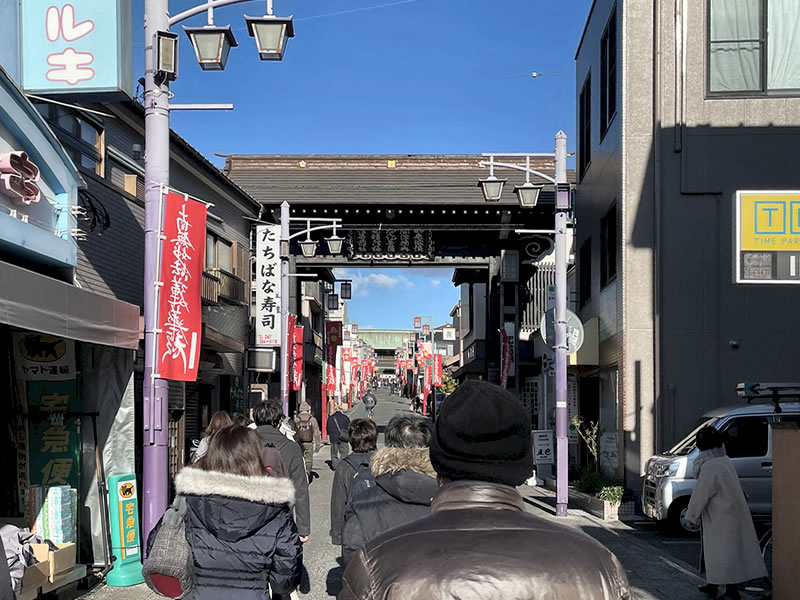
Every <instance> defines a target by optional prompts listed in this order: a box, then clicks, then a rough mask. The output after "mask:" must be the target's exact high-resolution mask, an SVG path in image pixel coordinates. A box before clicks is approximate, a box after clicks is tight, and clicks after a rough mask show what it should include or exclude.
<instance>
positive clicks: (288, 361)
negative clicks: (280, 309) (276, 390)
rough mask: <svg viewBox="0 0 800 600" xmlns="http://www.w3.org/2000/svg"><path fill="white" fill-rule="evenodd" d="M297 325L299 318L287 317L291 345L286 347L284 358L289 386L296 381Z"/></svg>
mask: <svg viewBox="0 0 800 600" xmlns="http://www.w3.org/2000/svg"><path fill="white" fill-rule="evenodd" d="M296 323H297V317H295V316H294V315H293V314H291V313H290V314H289V315H287V316H286V339H287V340H288V341H289V343H288V344H287V345H286V356H284V357H283V358H284V363H283V364H284V365H286V367H285V368H286V373H287V375H286V377H287V379H286V381H288V382H289V383H288V385H289V386H291V385H292V381H294V375H293V372H294V326H295V324H296Z"/></svg>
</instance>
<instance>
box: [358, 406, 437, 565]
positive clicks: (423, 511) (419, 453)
mask: <svg viewBox="0 0 800 600" xmlns="http://www.w3.org/2000/svg"><path fill="white" fill-rule="evenodd" d="M385 437H386V448H381V449H380V450H378V451H377V452H376V453H375V454H374V455H373V457H372V459H371V460H370V471H371V473H370V474H371V476H372V477H374V479H373V481H374V484H373V485H372V486H369V488H368V489H366V490H364V491H363V493H361V494H359V495H353V497H352V498H351V500H350V501H349V502H348V504H347V508H346V509H345V517H344V529H343V530H342V558H343V559H344V561H345V564H347V563H349V562H350V559H351V558H352V556H353V555H354V554H355V553H356V552H357V551H358V550H359V549H360V548H361V547H362V546H363V545H364V544H366V543H367V542H369V541H370V540H372V539H373V538H375V537H377V536H378V535H380V534H381V533H383V532H384V531H387V530H389V529H391V528H393V527H398V526H399V525H404V524H405V523H409V522H411V521H415V520H417V519H420V518H422V517H425V516H427V515H428V514H430V512H431V502H432V501H433V497H434V496H435V495H436V492H437V491H438V489H439V484H438V482H437V480H436V471H434V470H433V466H432V465H431V461H430V456H429V447H430V444H431V430H430V428H429V426H428V423H427V421H425V420H424V419H422V418H420V417H417V416H410V415H409V416H405V415H403V416H397V417H394V418H392V420H391V421H389V424H388V425H387V426H386V433H385ZM351 489H352V488H351Z"/></svg>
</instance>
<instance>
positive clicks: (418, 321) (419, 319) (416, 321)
mask: <svg viewBox="0 0 800 600" xmlns="http://www.w3.org/2000/svg"><path fill="white" fill-rule="evenodd" d="M420 327H422V317H414V329H419V328H420Z"/></svg>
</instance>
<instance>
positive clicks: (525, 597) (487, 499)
mask: <svg viewBox="0 0 800 600" xmlns="http://www.w3.org/2000/svg"><path fill="white" fill-rule="evenodd" d="M452 398H453V399H452V400H448V401H447V402H445V403H444V404H443V405H442V410H441V414H440V415H439V419H438V420H437V421H436V422H435V423H434V425H433V439H432V441H431V448H430V459H431V464H432V465H433V468H434V469H435V470H436V473H437V474H438V479H439V484H440V488H439V491H438V492H437V494H436V497H435V498H434V500H433V504H432V506H431V510H432V512H431V514H430V515H428V516H426V517H423V518H421V519H418V520H416V521H412V522H411V523H408V524H406V525H401V526H400V527H395V528H394V529H390V530H389V531H387V532H386V533H383V534H381V535H379V536H378V537H376V538H375V539H373V540H371V541H370V542H367V544H366V545H365V546H364V547H362V548H361V549H360V550H359V551H358V552H356V554H355V555H354V556H353V559H352V560H351V561H350V564H349V565H348V566H347V569H346V570H345V573H344V580H343V589H342V592H341V594H340V595H339V600H399V599H401V598H402V599H405V598H425V599H426V600H445V599H446V600H452V599H453V598H463V599H465V600H466V599H470V600H472V599H482V600H494V599H498V600H499V599H501V598H514V599H515V600H534V599H539V598H576V599H577V598H580V599H581V600H601V599H602V600H612V599H614V600H616V599H625V600H627V599H630V598H631V590H630V588H629V586H628V582H627V578H626V576H625V572H624V571H623V569H622V566H621V565H620V564H619V562H618V561H617V559H616V557H615V556H614V555H613V554H612V553H611V552H609V550H608V549H606V548H605V547H603V546H602V545H601V544H600V543H599V542H597V541H595V540H593V539H592V538H590V537H588V536H587V535H586V534H584V533H582V532H579V531H577V530H575V529H571V528H568V527H565V526H563V525H558V524H555V523H553V522H551V521H547V520H545V519H542V518H540V517H537V516H535V515H532V514H529V513H527V512H525V503H524V502H523V500H522V496H520V494H519V492H518V491H517V490H516V488H515V486H518V485H522V483H524V482H525V480H526V479H528V477H530V475H531V473H532V472H533V452H532V448H531V420H530V411H527V410H525V408H524V406H523V405H522V403H521V402H520V401H519V400H518V399H517V398H515V397H514V396H513V395H512V394H511V393H510V392H508V391H506V390H504V389H503V388H501V387H499V386H496V385H492V384H489V383H487V382H484V381H468V382H466V383H464V384H462V385H461V387H459V388H458V390H456V391H455V392H454V393H453V395H452Z"/></svg>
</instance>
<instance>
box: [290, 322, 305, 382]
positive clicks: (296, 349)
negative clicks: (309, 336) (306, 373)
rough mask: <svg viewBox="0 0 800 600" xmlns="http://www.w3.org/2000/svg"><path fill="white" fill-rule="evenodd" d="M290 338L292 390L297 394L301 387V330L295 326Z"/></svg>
mask: <svg viewBox="0 0 800 600" xmlns="http://www.w3.org/2000/svg"><path fill="white" fill-rule="evenodd" d="M292 338H293V343H292V357H293V360H292V365H293V367H292V389H293V390H294V391H295V392H299V391H300V388H301V387H302V386H303V328H302V327H298V326H296V325H295V327H294V330H293V331H292Z"/></svg>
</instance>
